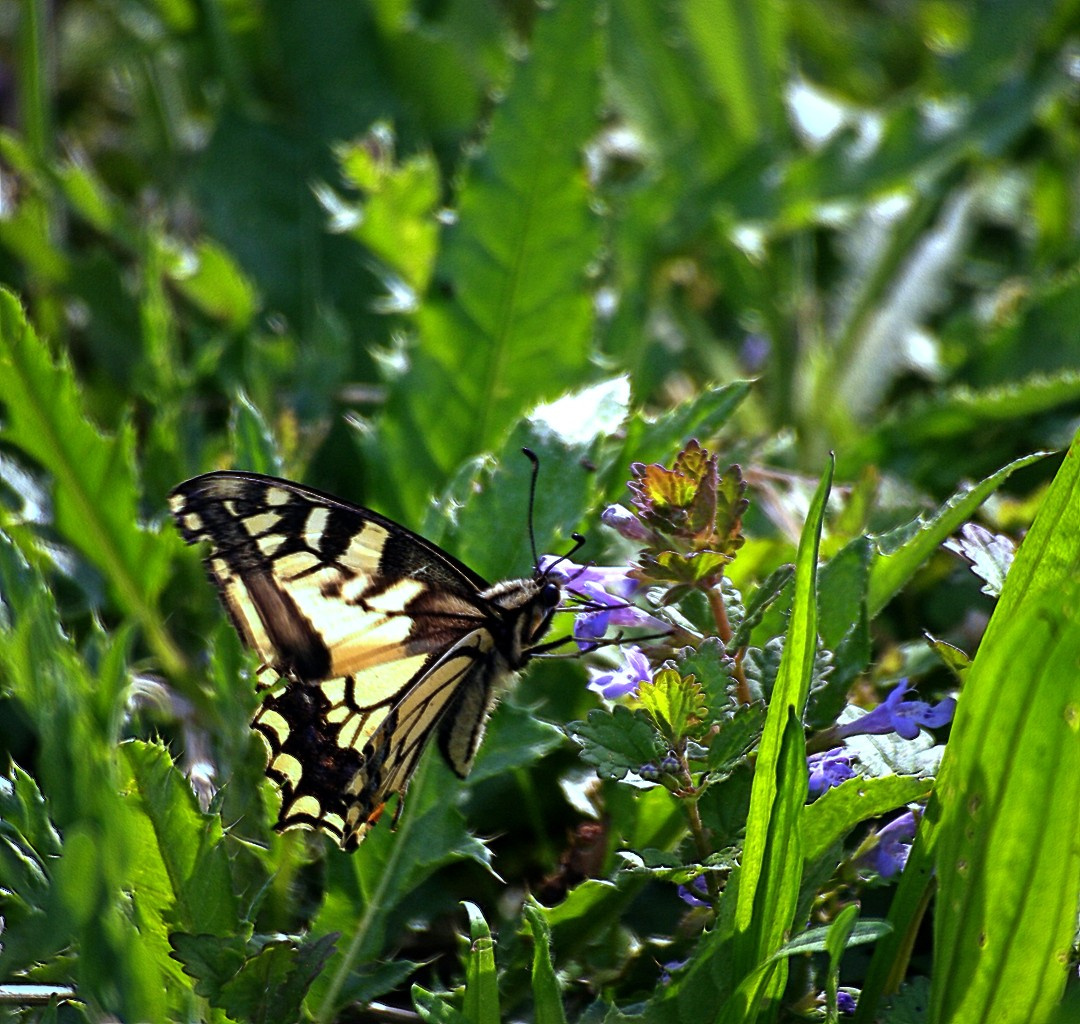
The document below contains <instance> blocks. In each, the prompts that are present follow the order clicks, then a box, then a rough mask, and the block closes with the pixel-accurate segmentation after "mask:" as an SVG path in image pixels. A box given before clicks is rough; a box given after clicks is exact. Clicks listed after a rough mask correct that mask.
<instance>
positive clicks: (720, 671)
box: [675, 636, 735, 718]
mask: <svg viewBox="0 0 1080 1024" xmlns="http://www.w3.org/2000/svg"><path fill="white" fill-rule="evenodd" d="M675 660H676V664H677V665H678V667H679V672H681V673H682V675H684V676H690V675H692V676H693V677H694V678H695V679H696V680H697V682H698V685H699V686H700V687H701V688H702V690H704V692H705V696H706V700H707V703H708V708H709V711H710V713H711V714H712V716H713V717H714V718H715V717H717V716H719V714H720V713H721V711H723V710H725V709H727V708H730V706H731V703H732V697H731V688H732V685H733V684H732V672H733V671H734V667H735V661H734V659H733V658H732V657H730V656H729V655H728V654H727V652H726V651H725V650H724V645H723V643H722V642H721V641H720V639H719V638H718V637H715V636H708V637H706V638H705V639H704V640H702V641H701V643H700V644H699V645H698V646H697V647H684V648H683V649H682V650H681V651H679V652H677V654H676V656H675Z"/></svg>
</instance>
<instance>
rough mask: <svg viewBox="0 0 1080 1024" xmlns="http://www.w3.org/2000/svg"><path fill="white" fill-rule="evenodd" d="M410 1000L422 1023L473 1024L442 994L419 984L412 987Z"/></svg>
mask: <svg viewBox="0 0 1080 1024" xmlns="http://www.w3.org/2000/svg"><path fill="white" fill-rule="evenodd" d="M412 1000H413V1006H415V1007H416V1014H417V1016H418V1017H419V1018H420V1019H421V1020H422V1021H424V1024H474V1022H473V1021H471V1020H469V1018H468V1017H466V1016H465V1014H463V1013H462V1012H461V1011H460V1010H458V1009H457V1008H456V1007H454V1006H452V1005H451V1004H450V1003H449V1002H447V1001H446V999H444V998H443V997H442V996H440V995H436V994H435V993H434V992H429V991H428V990H427V989H426V988H422V987H421V986H419V985H413V987H412Z"/></svg>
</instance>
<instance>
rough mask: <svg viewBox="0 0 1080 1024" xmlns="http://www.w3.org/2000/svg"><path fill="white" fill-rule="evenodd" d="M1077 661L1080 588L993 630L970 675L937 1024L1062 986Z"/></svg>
mask: <svg viewBox="0 0 1080 1024" xmlns="http://www.w3.org/2000/svg"><path fill="white" fill-rule="evenodd" d="M1033 533H1034V531H1033ZM1026 543H1027V542H1025V545H1026ZM1070 543H1071V544H1072V545H1075V544H1076V543H1077V540H1076V538H1075V537H1074V538H1071V539H1070ZM988 639H989V640H992V643H991V645H990V646H987V640H988ZM1078 664H1080V588H1078V587H1077V586H1075V585H1072V586H1069V587H1067V588H1064V589H1055V590H1053V591H1047V590H1043V591H1041V592H1040V593H1038V594H1037V595H1035V596H1033V597H1032V598H1031V599H1030V600H1029V601H1028V602H1027V603H1026V604H1025V605H1024V606H1023V607H1022V608H1020V609H1019V611H1018V613H1017V615H1016V617H1015V618H1014V619H1013V620H1012V622H1010V623H1009V624H1008V625H1007V626H1006V627H1005V628H1003V629H1000V630H998V631H996V632H995V634H994V635H993V636H992V637H991V636H990V635H989V634H988V636H987V638H984V641H983V645H982V646H981V647H980V649H979V653H978V655H977V656H976V658H975V661H974V663H973V664H972V666H971V669H970V671H969V673H968V679H967V685H966V686H965V688H964V694H963V698H962V700H961V702H960V705H959V706H958V709H957V714H956V720H955V722H954V724H953V730H952V736H951V738H950V741H949V748H948V751H947V754H946V763H945V764H944V765H943V766H942V773H941V778H940V781H939V783H938V788H937V790H936V793H937V797H938V801H939V806H940V809H941V820H940V823H939V825H938V827H937V831H936V842H935V850H936V855H937V856H936V860H937V868H938V885H939V894H938V903H937V910H936V913H935V915H934V921H935V929H934V951H935V956H934V961H935V963H934V971H933V974H932V978H933V986H932V989H931V992H932V1009H931V1012H932V1014H933V1015H934V1019H936V1020H942V1021H960V1020H976V1019H977V1020H995V1019H998V1020H1006V1019H1008V1020H1031V1021H1036V1020H1044V1019H1046V1018H1047V1016H1048V1015H1049V1014H1050V1012H1051V1010H1052V1009H1053V1008H1054V1006H1055V1005H1056V1004H1057V1003H1058V1002H1059V1001H1060V999H1061V996H1062V993H1063V992H1064V990H1065V982H1066V977H1067V971H1066V963H1067V962H1068V958H1069V950H1070V948H1071V946H1072V942H1073V938H1074V935H1075V929H1076V907H1077V896H1078V894H1080V847H1078V846H1077V836H1078V835H1080V735H1078V734H1080V676H1078V674H1077V671H1076V666H1077V665H1078ZM1051 766H1052V770H1049V769H1050V767H1051Z"/></svg>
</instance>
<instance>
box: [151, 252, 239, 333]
mask: <svg viewBox="0 0 1080 1024" xmlns="http://www.w3.org/2000/svg"><path fill="white" fill-rule="evenodd" d="M168 255H169V256H171V259H170V260H169V265H168V267H167V270H168V275H169V279H170V281H171V282H172V283H173V285H175V286H176V289H177V290H178V291H179V292H180V293H181V294H182V295H183V296H184V297H185V298H187V299H188V300H190V301H191V302H192V303H194V305H195V306H197V307H198V308H199V309H201V310H202V311H203V313H205V314H206V315H207V316H208V317H211V318H212V319H214V320H217V321H219V322H220V323H222V324H223V326H225V327H226V328H228V329H229V330H231V331H242V330H245V329H247V328H250V326H251V322H252V319H253V318H254V316H255V312H256V310H257V308H258V306H259V297H258V294H257V293H256V291H255V287H254V285H253V284H252V283H251V281H249V280H248V278H247V277H246V276H245V274H244V272H243V271H242V270H241V268H240V265H239V264H238V263H237V261H236V259H235V257H234V256H233V255H232V253H230V252H229V251H228V250H227V249H224V248H222V247H221V246H220V245H218V244H217V243H216V242H211V241H209V240H208V239H205V238H201V239H199V240H198V241H197V242H196V243H195V244H194V245H193V246H192V248H191V249H190V250H187V251H184V252H179V251H175V250H174V251H172V252H169V253H168Z"/></svg>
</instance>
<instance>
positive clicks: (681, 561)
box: [639, 551, 731, 586]
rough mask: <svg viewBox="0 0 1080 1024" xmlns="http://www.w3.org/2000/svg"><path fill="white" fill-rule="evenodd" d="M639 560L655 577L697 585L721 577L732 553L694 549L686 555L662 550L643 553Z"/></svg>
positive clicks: (650, 574) (652, 576)
mask: <svg viewBox="0 0 1080 1024" xmlns="http://www.w3.org/2000/svg"><path fill="white" fill-rule="evenodd" d="M639 561H640V564H641V567H642V569H643V570H644V571H645V572H646V573H647V574H649V576H650V577H651V578H653V579H659V580H670V581H671V582H673V583H681V584H685V585H689V586H697V585H699V584H702V583H706V582H713V581H715V580H717V579H719V577H720V576H722V575H723V573H724V567H725V566H726V565H727V564H728V563H729V562H730V561H731V555H725V554H724V553H723V552H721V551H692V552H690V553H689V554H685V555H684V554H682V553H680V552H678V551H661V552H660V553H659V554H657V555H643V556H642V557H641V558H640V559H639Z"/></svg>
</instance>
